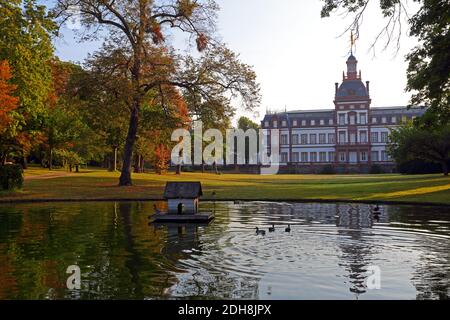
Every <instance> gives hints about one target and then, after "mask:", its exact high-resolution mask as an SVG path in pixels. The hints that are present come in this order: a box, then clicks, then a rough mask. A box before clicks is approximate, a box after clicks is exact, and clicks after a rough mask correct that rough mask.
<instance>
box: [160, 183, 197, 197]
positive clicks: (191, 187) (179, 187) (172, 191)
mask: <svg viewBox="0 0 450 320" xmlns="http://www.w3.org/2000/svg"><path fill="white" fill-rule="evenodd" d="M202 195H203V192H202V184H201V183H200V182H167V183H166V189H165V190H164V198H165V199H195V198H198V197H200V196H202Z"/></svg>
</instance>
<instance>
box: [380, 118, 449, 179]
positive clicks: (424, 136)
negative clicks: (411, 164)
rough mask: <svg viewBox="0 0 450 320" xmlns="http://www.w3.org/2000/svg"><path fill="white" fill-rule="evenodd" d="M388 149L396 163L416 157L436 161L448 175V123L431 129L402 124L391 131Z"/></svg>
mask: <svg viewBox="0 0 450 320" xmlns="http://www.w3.org/2000/svg"><path fill="white" fill-rule="evenodd" d="M388 150H389V153H390V154H391V156H392V157H393V158H394V159H395V160H396V161H397V163H402V162H405V161H409V160H416V159H420V160H424V161H429V162H434V163H438V164H440V165H441V166H442V171H443V173H444V175H446V176H448V171H449V168H448V163H449V161H450V125H449V124H447V125H445V126H440V127H437V128H433V129H430V128H427V129H425V128H421V127H419V128H418V127H416V126H414V125H413V124H412V123H409V124H407V125H403V126H402V127H400V128H398V129H395V130H392V131H391V135H390V142H389V146H388Z"/></svg>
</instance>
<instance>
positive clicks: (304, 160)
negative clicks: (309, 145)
mask: <svg viewBox="0 0 450 320" xmlns="http://www.w3.org/2000/svg"><path fill="white" fill-rule="evenodd" d="M301 157H302V162H308V152H302V154H301Z"/></svg>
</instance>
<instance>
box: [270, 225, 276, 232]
mask: <svg viewBox="0 0 450 320" xmlns="http://www.w3.org/2000/svg"><path fill="white" fill-rule="evenodd" d="M269 232H275V225H274V224H273V223H272V226H271V227H269Z"/></svg>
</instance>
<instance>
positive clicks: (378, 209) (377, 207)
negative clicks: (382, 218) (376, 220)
mask: <svg viewBox="0 0 450 320" xmlns="http://www.w3.org/2000/svg"><path fill="white" fill-rule="evenodd" d="M373 212H374V213H375V214H379V213H380V207H379V206H378V204H377V205H376V206H375V208H373Z"/></svg>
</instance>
